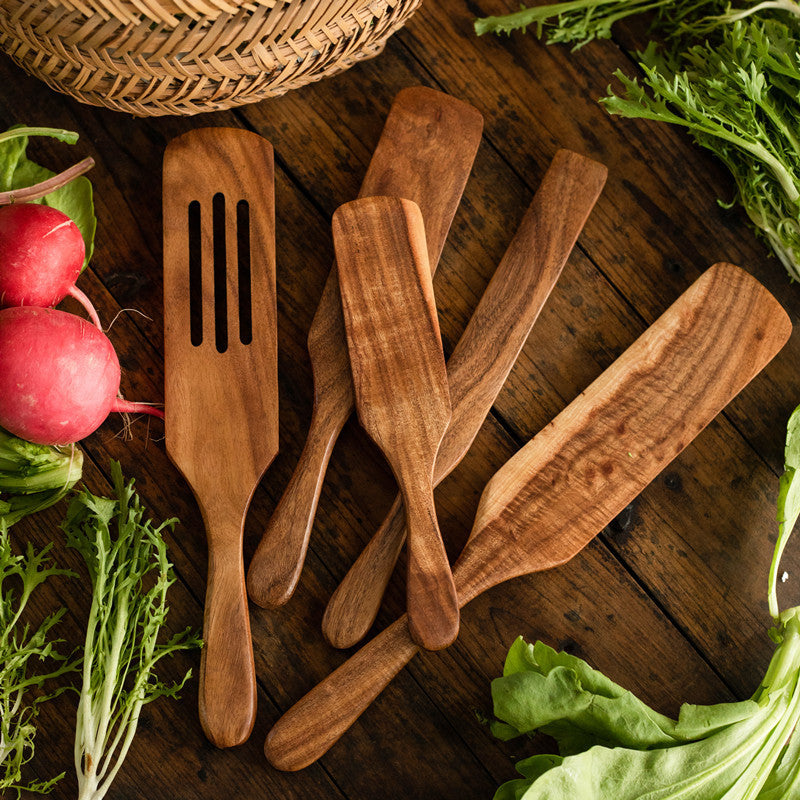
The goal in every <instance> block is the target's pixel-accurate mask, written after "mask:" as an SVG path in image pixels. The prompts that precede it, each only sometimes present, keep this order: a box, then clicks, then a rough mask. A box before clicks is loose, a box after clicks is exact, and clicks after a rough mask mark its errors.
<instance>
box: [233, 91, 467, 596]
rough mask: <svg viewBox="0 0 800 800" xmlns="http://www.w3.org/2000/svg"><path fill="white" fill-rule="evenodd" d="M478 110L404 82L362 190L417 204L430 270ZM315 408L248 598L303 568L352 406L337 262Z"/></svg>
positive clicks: (318, 343)
mask: <svg viewBox="0 0 800 800" xmlns="http://www.w3.org/2000/svg"><path fill="white" fill-rule="evenodd" d="M482 128H483V118H482V117H481V115H480V113H479V112H478V110H477V109H475V108H473V107H472V106H471V105H468V104H467V103H464V102H462V101H460V100H456V99H455V98H454V97H450V96H449V95H446V94H444V93H442V92H437V91H435V90H434V89H429V88H427V87H424V86H412V87H410V88H408V89H403V90H402V91H401V92H400V93H399V94H398V95H397V97H396V98H395V100H394V103H392V108H391V110H390V111H389V116H388V117H387V118H386V124H385V125H384V128H383V133H382V134H381V138H380V141H379V142H378V146H377V147H376V148H375V152H374V154H373V156H372V160H371V161H370V163H369V168H368V170H367V174H366V175H365V176H364V182H363V184H362V186H361V192H360V194H359V196H360V197H367V196H372V195H391V196H394V197H406V198H408V199H409V200H413V201H414V202H415V203H417V205H418V206H419V207H420V208H421V210H422V216H423V219H424V220H425V233H426V238H427V242H428V260H429V263H430V267H431V270H435V269H436V266H437V264H438V263H439V255H440V254H441V252H442V248H443V247H444V243H445V238H446V236H447V231H448V230H449V228H450V223H451V222H452V219H453V215H454V214H455V212H456V208H457V207H458V202H459V200H460V199H461V193H462V192H463V190H464V185H465V184H466V182H467V177H468V176H469V172H470V168H471V167H472V162H473V160H474V158H475V153H476V151H477V149H478V143H479V142H480V138H481V130H482ZM308 353H309V356H310V357H311V366H312V369H313V372H314V410H313V413H312V416H311V426H310V428H309V431H308V437H307V438H306V443H305V445H304V446H303V451H302V453H301V454H300V460H299V461H298V463H297V466H296V467H295V470H294V473H293V474H292V477H291V479H290V480H289V483H288V484H287V486H286V489H285V491H284V493H283V496H282V497H281V499H280V502H279V503H278V505H277V507H276V508H275V511H274V513H273V515H272V518H271V519H270V521H269V523H268V524H267V528H266V530H265V531H264V535H263V537H262V538H261V541H260V543H259V545H258V549H257V550H256V552H255V554H254V555H253V558H252V560H251V562H250V567H249V568H248V571H247V589H248V591H249V593H250V599H251V600H252V601H253V602H254V603H257V604H258V605H260V606H265V607H268V608H274V607H276V606H280V605H283V604H284V603H286V602H287V601H288V600H289V598H290V597H291V596H292V594H293V593H294V590H295V588H296V587H297V582H298V580H299V578H300V573H301V571H302V568H303V562H304V560H305V554H306V550H307V548H308V542H309V538H310V536H311V528H312V526H313V524H314V515H315V514H316V509H317V501H318V499H319V495H320V491H321V490H322V482H323V480H324V478H325V471H326V469H327V467H328V460H329V459H330V456H331V452H332V450H333V446H334V444H335V443H336V439H337V438H338V436H339V432H340V431H341V430H342V427H343V426H344V424H345V422H347V420H348V418H349V417H350V415H351V414H352V413H353V411H354V409H355V399H354V397H353V385H352V379H351V377H350V364H349V362H348V359H347V342H346V340H345V331H344V322H343V321H342V303H341V300H340V297H339V282H338V279H337V277H336V268H335V267H334V268H333V269H332V270H331V273H330V275H329V276H328V280H327V283H326V284H325V290H324V291H323V293H322V299H321V300H320V302H319V306H318V307H317V312H316V314H315V315H314V320H313V322H312V323H311V330H310V331H309V333H308Z"/></svg>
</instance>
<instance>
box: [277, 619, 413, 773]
mask: <svg viewBox="0 0 800 800" xmlns="http://www.w3.org/2000/svg"><path fill="white" fill-rule="evenodd" d="M418 650H419V648H418V647H417V645H416V644H414V641H413V639H412V638H411V635H410V634H409V632H408V625H407V623H406V617H405V616H403V617H401V618H400V619H399V620H397V622H395V623H394V624H392V625H390V626H389V627H388V628H386V630H384V631H382V632H381V633H380V634H379V635H378V636H376V637H375V638H374V639H372V640H371V641H369V642H368V643H367V644H365V645H364V646H363V647H362V648H361V649H360V650H359V651H358V652H357V653H356V654H355V655H354V656H352V657H351V658H350V659H348V660H347V661H345V663H344V664H342V666H341V667H339V669H337V670H336V671H335V672H333V673H331V674H330V675H329V676H328V677H327V678H325V680H323V681H322V682H321V683H319V684H317V686H315V687H314V688H313V689H312V690H311V691H310V692H309V693H308V694H307V695H306V696H305V697H303V699H302V700H300V701H299V702H297V703H295V704H294V705H293V706H292V707H291V708H290V709H289V710H288V711H287V712H286V713H285V714H284V715H283V716H282V717H281V718H280V719H279V720H278V722H277V723H276V724H275V726H274V727H273V728H272V730H271V731H270V732H269V735H268V736H267V741H266V743H265V745H264V754H265V755H266V757H267V760H268V761H269V762H270V764H272V765H273V766H274V767H276V768H277V769H282V770H287V771H290V772H293V771H295V770H298V769H303V767H307V766H308V765H309V764H312V763H313V762H314V761H316V760H317V759H318V758H319V757H320V756H322V755H323V754H324V753H326V752H327V751H328V749H329V748H330V747H331V745H333V744H334V743H335V742H336V741H337V740H338V739H339V738H340V737H341V736H342V734H343V733H344V732H345V731H346V730H347V729H348V728H349V727H350V726H351V725H352V724H353V722H355V720H357V719H358V717H359V716H361V714H362V713H363V712H364V711H365V709H366V708H367V707H368V706H369V705H370V703H372V701H373V700H374V699H375V698H376V697H377V696H378V695H379V694H380V693H381V692H382V691H383V689H384V688H385V687H386V686H388V685H389V683H390V682H391V680H392V679H393V678H394V676H395V675H397V673H398V672H400V670H401V669H403V667H404V666H405V665H406V664H408V662H409V661H411V659H412V658H413V657H414V655H415V654H416V653H417V652H418Z"/></svg>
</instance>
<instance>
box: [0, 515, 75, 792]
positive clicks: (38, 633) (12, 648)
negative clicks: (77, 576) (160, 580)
mask: <svg viewBox="0 0 800 800" xmlns="http://www.w3.org/2000/svg"><path fill="white" fill-rule="evenodd" d="M50 547H51V545H48V546H47V547H45V548H44V549H43V550H41V551H39V552H38V553H37V552H36V551H35V550H34V548H33V545H31V544H30V543H29V544H28V547H27V550H26V551H25V554H24V555H19V556H17V555H14V554H13V552H12V550H11V543H10V541H9V534H8V532H7V531H0V794H2V793H3V792H4V791H5V790H12V791H16V792H17V795H18V796H20V794H21V792H22V790H23V789H24V790H27V791H29V792H39V793H45V792H49V791H50V789H52V788H53V785H54V784H55V783H56V781H58V780H59V779H60V778H62V777H63V776H64V773H63V772H62V773H61V775H58V776H56V777H55V778H52V779H50V780H32V781H28V782H27V783H25V782H23V778H22V768H23V767H24V765H25V764H26V763H27V762H28V761H30V759H31V758H32V756H33V741H34V735H35V733H36V729H35V727H34V724H33V720H34V718H35V717H36V715H37V713H38V711H39V706H40V705H41V704H42V703H44V702H45V701H46V700H48V699H50V698H51V697H53V696H55V695H56V694H58V693H59V691H60V690H55V691H52V692H50V693H43V692H42V690H41V687H42V686H43V685H44V684H45V682H47V681H50V680H52V679H54V678H57V677H58V676H60V675H63V674H65V673H67V672H72V671H74V670H75V669H76V663H75V662H73V661H71V660H69V659H68V658H66V657H64V656H62V655H60V654H59V653H58V652H57V650H56V649H55V648H56V645H58V644H59V643H60V641H61V640H58V639H51V638H49V637H50V632H51V630H52V628H53V627H54V626H55V625H56V623H57V622H58V621H59V620H60V619H61V617H62V616H63V614H64V609H63V608H62V609H60V610H59V611H57V612H56V613H55V614H51V615H50V616H48V617H47V618H46V619H45V620H44V621H43V622H42V623H41V624H40V625H39V627H38V628H36V630H33V631H32V630H31V627H30V626H29V625H28V624H25V623H23V622H22V617H23V613H24V612H25V609H26V607H27V605H28V601H29V600H30V597H31V594H32V593H33V592H34V591H35V589H36V587H38V586H39V585H41V584H42V583H43V582H44V581H45V580H47V579H48V578H49V577H51V576H53V575H71V574H72V573H70V572H68V571H67V570H61V569H56V568H55V567H54V566H53V565H52V562H51V560H50V557H49V550H50ZM15 588H16V591H15ZM42 661H47V662H49V663H50V664H51V666H50V667H49V668H48V670H47V671H44V672H41V671H39V672H35V671H33V670H32V669H31V666H32V664H34V663H36V662H42Z"/></svg>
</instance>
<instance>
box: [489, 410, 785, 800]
mask: <svg viewBox="0 0 800 800" xmlns="http://www.w3.org/2000/svg"><path fill="white" fill-rule="evenodd" d="M785 461H786V470H785V473H784V475H783V477H782V478H781V488H780V496H779V500H778V521H779V523H780V531H779V537H778V543H777V545H776V547H775V555H774V559H773V563H772V568H771V569H770V574H769V598H770V612H771V614H772V616H773V620H774V623H775V627H774V628H773V629H772V630H771V631H770V635H771V637H772V638H773V639H774V641H775V642H776V644H777V647H776V649H775V652H774V654H773V656H772V660H771V662H770V665H769V667H768V669H767V672H766V674H765V676H764V679H763V681H762V682H761V685H760V686H759V687H758V689H757V690H756V692H755V694H754V695H753V697H752V698H751V699H749V700H744V701H742V702H738V703H720V704H718V705H712V706H697V705H690V704H685V705H683V706H682V707H681V709H680V713H679V716H678V719H677V720H673V719H670V718H669V717H665V716H664V715H662V714H659V713H657V712H656V711H654V710H653V709H652V708H650V707H649V706H647V705H645V704H644V703H642V702H641V701H640V700H638V699H637V698H636V697H634V696H633V695H632V694H631V693H630V692H628V691H626V690H625V689H623V688H622V687H621V686H618V685H617V684H616V683H614V682H613V681H611V680H609V679H608V678H607V677H605V676H604V675H603V674H602V673H600V672H597V671H596V670H593V669H592V668H591V667H589V666H588V665H587V664H586V663H585V662H584V661H582V660H581V659H579V658H576V657H575V656H571V655H568V654H567V653H557V652H556V651H555V650H553V649H551V648H550V647H548V646H547V645H545V644H543V643H542V642H536V643H535V644H533V645H530V644H527V643H526V642H524V641H523V640H522V639H521V638H520V639H517V641H516V642H514V644H513V645H512V647H511V649H510V650H509V653H508V657H507V659H506V664H505V669H504V671H503V677H502V678H498V679H497V680H495V681H494V682H493V683H492V697H493V700H494V711H495V716H496V717H497V718H498V721H497V722H495V723H494V724H493V731H494V733H495V734H496V735H497V736H499V737H500V738H503V739H510V738H513V737H515V736H519V735H521V734H524V733H531V732H533V731H536V730H540V731H542V732H544V733H546V734H549V735H550V736H552V737H554V738H555V739H556V741H557V742H558V746H559V753H560V755H558V756H534V757H532V758H529V759H526V760H525V761H522V762H520V763H519V764H517V769H518V771H519V772H520V774H521V775H522V776H523V777H522V778H520V779H518V780H514V781H510V782H508V783H506V784H504V785H503V786H501V787H500V789H499V790H498V792H497V794H496V795H495V800H522V799H523V798H524V800H545V799H546V800H560V799H562V798H563V800H566V799H567V798H569V799H570V800H574V799H575V798H581V800H607V798H614V800H636V799H637V798H638V799H641V800H643V799H644V798H647V800H668V799H673V798H674V799H675V800H677V798H697V799H698V800H723V799H724V800H734V798H735V799H736V800H745V798H751V799H752V800H797V798H800V735H798V736H793V733H794V731H795V728H796V726H797V724H798V722H800V607H795V608H790V609H788V610H786V611H783V612H780V611H779V609H778V604H777V599H776V591H777V586H776V584H777V575H778V565H779V562H780V556H781V554H782V553H783V550H784V548H785V546H786V541H787V539H788V537H789V535H790V533H791V530H792V528H793V526H794V524H795V522H796V520H797V518H798V516H800V479H798V478H797V477H796V476H797V467H798V464H800V408H798V409H797V410H795V412H794V414H792V417H791V419H790V420H789V426H788V434H787V440H786V455H785Z"/></svg>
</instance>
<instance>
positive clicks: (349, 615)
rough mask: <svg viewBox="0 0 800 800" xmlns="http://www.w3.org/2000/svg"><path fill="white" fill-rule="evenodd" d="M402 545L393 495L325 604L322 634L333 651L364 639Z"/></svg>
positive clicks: (399, 504) (398, 505)
mask: <svg viewBox="0 0 800 800" xmlns="http://www.w3.org/2000/svg"><path fill="white" fill-rule="evenodd" d="M405 541H406V515H405V511H404V509H403V500H402V497H401V495H397V497H396V498H395V500H394V503H393V504H392V507H391V509H390V510H389V513H388V514H387V516H386V518H385V519H384V520H383V523H382V524H381V527H380V528H378V530H377V531H376V532H375V535H374V536H373V537H372V538H371V539H370V540H369V542H368V543H367V546H366V547H365V548H364V549H363V550H362V551H361V553H360V554H359V556H358V558H357V559H356V561H355V563H354V564H353V566H352V567H350V569H349V571H348V573H347V575H345V576H344V579H343V580H342V582H341V583H340V584H339V585H338V586H337V587H336V591H335V592H334V593H333V595H331V599H330V600H329V601H328V606H327V608H326V609H325V614H324V616H323V617H322V634H323V636H324V637H325V639H326V640H327V641H328V643H329V644H331V645H332V646H333V647H339V648H347V647H352V646H353V645H354V644H356V643H357V642H359V641H361V639H363V638H364V637H365V636H366V635H367V631H368V630H369V629H370V627H371V626H372V623H373V622H374V621H375V617H376V616H377V615H378V609H379V608H380V605H381V600H382V599H383V593H384V592H385V591H386V586H387V585H388V583H389V578H391V576H392V572H394V565H395V564H396V563H397V559H398V557H399V555H400V551H401V550H402V549H403V544H404V543H405Z"/></svg>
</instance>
